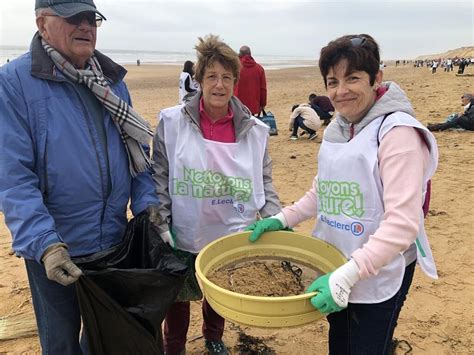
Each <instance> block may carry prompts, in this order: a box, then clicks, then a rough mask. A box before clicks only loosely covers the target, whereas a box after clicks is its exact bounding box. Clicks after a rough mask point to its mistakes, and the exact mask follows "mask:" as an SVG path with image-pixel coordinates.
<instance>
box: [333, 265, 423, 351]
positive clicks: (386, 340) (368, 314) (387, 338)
mask: <svg viewBox="0 0 474 355" xmlns="http://www.w3.org/2000/svg"><path fill="white" fill-rule="evenodd" d="M415 265H416V262H413V263H411V264H410V265H408V266H407V267H406V268H405V276H404V277H403V282H402V286H401V287H400V290H398V292H397V293H396V294H395V295H394V296H393V297H392V298H390V299H389V300H387V301H384V302H381V303H372V304H360V303H349V306H348V307H347V308H346V309H344V310H342V311H340V312H336V313H332V314H329V315H328V316H327V319H328V321H329V354H331V355H335V354H337V355H342V354H351V355H354V354H357V355H358V354H360V355H371V354H373V355H385V354H390V350H391V346H392V337H393V332H394V330H395V327H396V326H397V321H398V316H399V315H400V311H401V309H402V306H403V303H404V302H405V299H406V296H407V293H408V290H409V289H410V286H411V282H412V280H413V274H414V272H415Z"/></svg>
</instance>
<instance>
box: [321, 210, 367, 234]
mask: <svg viewBox="0 0 474 355" xmlns="http://www.w3.org/2000/svg"><path fill="white" fill-rule="evenodd" d="M320 219H321V222H324V223H326V224H327V225H328V226H330V227H331V228H335V229H340V230H344V231H348V232H349V231H350V232H351V233H352V234H353V235H354V236H356V237H359V236H361V235H362V234H364V225H363V224H362V223H360V222H352V223H351V224H346V223H341V222H337V221H336V220H334V219H330V218H327V217H326V216H325V215H323V214H322V215H321V217H320Z"/></svg>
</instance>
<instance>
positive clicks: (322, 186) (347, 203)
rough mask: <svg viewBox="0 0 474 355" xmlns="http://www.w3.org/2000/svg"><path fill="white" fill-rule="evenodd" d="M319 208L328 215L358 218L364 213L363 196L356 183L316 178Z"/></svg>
mask: <svg viewBox="0 0 474 355" xmlns="http://www.w3.org/2000/svg"><path fill="white" fill-rule="evenodd" d="M318 199H319V209H320V211H321V212H324V213H326V214H328V215H334V216H338V215H345V216H348V217H356V218H360V217H362V216H363V215H364V212H365V211H364V196H363V195H362V193H361V192H360V187H359V184H358V183H355V182H349V181H334V180H319V179H318Z"/></svg>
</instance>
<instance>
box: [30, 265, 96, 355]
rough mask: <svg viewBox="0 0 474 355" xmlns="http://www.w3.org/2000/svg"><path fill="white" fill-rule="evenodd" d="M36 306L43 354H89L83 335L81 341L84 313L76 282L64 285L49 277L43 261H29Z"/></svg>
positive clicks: (34, 305) (32, 294)
mask: <svg viewBox="0 0 474 355" xmlns="http://www.w3.org/2000/svg"><path fill="white" fill-rule="evenodd" d="M25 264H26V271H27V274H28V281H29V283H30V289H31V296H32V299H33V308H34V310H35V316H36V323H37V325H38V333H39V338H40V343H41V348H42V353H43V354H51V355H56V354H58V355H69V354H71V355H72V354H83V353H84V354H86V353H88V350H87V342H86V338H85V337H84V336H83V337H82V339H81V344H79V333H80V330H81V315H80V310H79V303H78V301H77V296H76V287H75V285H74V284H72V285H69V286H62V285H60V284H58V283H57V282H54V281H51V280H49V279H48V278H47V276H46V271H45V269H44V266H43V265H42V264H39V263H38V262H36V261H35V260H25Z"/></svg>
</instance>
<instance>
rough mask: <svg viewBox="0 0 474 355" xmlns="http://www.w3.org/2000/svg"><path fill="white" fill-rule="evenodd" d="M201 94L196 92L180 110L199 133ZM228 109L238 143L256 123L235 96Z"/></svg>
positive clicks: (231, 99)
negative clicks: (231, 115)
mask: <svg viewBox="0 0 474 355" xmlns="http://www.w3.org/2000/svg"><path fill="white" fill-rule="evenodd" d="M201 96H202V92H201V91H197V92H196V94H194V95H192V96H191V97H190V98H189V100H188V101H186V103H185V105H184V106H183V108H182V109H181V112H182V114H183V116H184V117H187V119H189V120H190V121H191V122H192V123H193V126H194V127H195V129H197V130H198V131H200V127H201V123H200V120H201V118H200V101H201ZM229 109H230V111H231V112H232V114H233V118H232V119H233V121H234V128H235V132H236V137H235V139H236V141H237V142H238V141H239V140H240V139H241V138H242V137H243V136H245V135H246V134H247V132H248V131H249V130H250V129H251V128H252V127H253V126H254V125H256V124H257V123H256V121H255V120H254V119H253V118H252V114H251V113H250V111H249V110H248V108H247V107H246V106H244V105H243V104H242V103H241V102H240V100H239V99H237V98H236V97H235V96H232V97H231V98H230V102H229Z"/></svg>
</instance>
